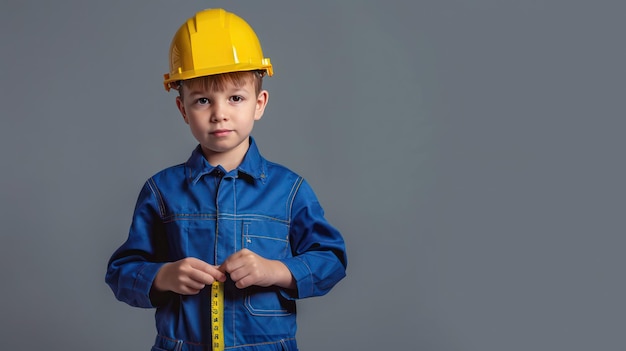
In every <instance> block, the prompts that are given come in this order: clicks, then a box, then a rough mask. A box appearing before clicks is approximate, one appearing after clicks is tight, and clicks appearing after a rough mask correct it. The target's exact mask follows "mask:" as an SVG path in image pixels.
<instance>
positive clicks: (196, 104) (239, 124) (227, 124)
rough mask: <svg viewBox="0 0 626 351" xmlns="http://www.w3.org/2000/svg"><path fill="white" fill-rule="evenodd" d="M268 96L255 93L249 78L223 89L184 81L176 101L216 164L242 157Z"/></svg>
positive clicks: (204, 149) (227, 85)
mask: <svg viewBox="0 0 626 351" xmlns="http://www.w3.org/2000/svg"><path fill="white" fill-rule="evenodd" d="M267 100H268V93H267V91H265V90H263V91H261V92H260V93H259V95H256V92H255V86H254V83H253V81H252V79H248V80H247V81H246V83H245V84H243V85H241V86H237V85H235V84H233V83H227V84H226V86H225V88H224V89H223V90H221V91H218V90H215V89H214V90H211V89H210V88H206V87H205V86H204V85H203V84H193V85H189V86H188V85H185V86H184V89H183V96H182V98H181V97H177V98H176V105H177V106H178V109H179V110H180V113H181V114H182V116H183V118H184V120H185V122H186V123H187V124H188V125H189V127H190V128H191V133H192V134H193V136H194V137H195V138H196V140H198V142H199V143H200V145H201V146H202V150H203V151H204V155H205V157H207V159H208V161H209V163H211V164H213V165H217V164H218V163H220V161H223V160H225V159H232V160H238V161H239V162H240V161H241V159H243V156H244V155H245V153H246V152H247V151H248V146H249V142H248V137H249V136H250V133H251V132H252V127H253V126H254V121H257V120H259V119H261V117H262V116H263V112H264V110H265V105H266V104H267ZM212 160H213V161H216V162H215V163H214V162H212Z"/></svg>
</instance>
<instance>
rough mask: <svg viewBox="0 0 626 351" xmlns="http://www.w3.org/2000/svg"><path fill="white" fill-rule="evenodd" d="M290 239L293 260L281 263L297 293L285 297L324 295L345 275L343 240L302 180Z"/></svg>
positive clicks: (292, 217)
mask: <svg viewBox="0 0 626 351" xmlns="http://www.w3.org/2000/svg"><path fill="white" fill-rule="evenodd" d="M289 237H290V241H291V250H292V254H293V257H290V258H287V259H283V260H281V262H283V263H284V264H285V265H286V266H287V268H289V270H290V271H291V274H292V275H293V277H294V279H295V281H296V286H297V288H296V290H297V291H283V293H282V294H283V296H284V297H286V298H288V299H296V298H306V297H312V296H322V295H325V294H326V293H328V292H329V291H330V290H331V289H332V288H333V287H334V286H335V284H337V283H338V282H339V281H340V280H341V279H343V278H344V277H345V276H346V267H347V263H348V262H347V256H346V248H345V242H344V240H343V237H342V236H341V233H340V232H339V231H338V230H337V229H336V228H334V227H333V226H332V225H331V224H330V223H328V221H327V220H326V219H325V218H324V210H323V209H322V207H321V205H320V203H319V201H318V200H317V197H316V196H315V193H314V192H313V190H312V189H311V187H310V185H309V184H308V183H307V182H306V181H304V180H302V183H301V185H300V187H299V189H298V192H297V193H296V195H295V197H294V200H293V204H292V210H291V227H290V233H289Z"/></svg>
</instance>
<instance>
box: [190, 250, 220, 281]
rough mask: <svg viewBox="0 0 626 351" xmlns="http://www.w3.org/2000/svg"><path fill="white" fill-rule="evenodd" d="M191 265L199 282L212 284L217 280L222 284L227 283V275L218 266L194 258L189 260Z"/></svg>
mask: <svg viewBox="0 0 626 351" xmlns="http://www.w3.org/2000/svg"><path fill="white" fill-rule="evenodd" d="M189 265H190V267H191V268H193V269H194V270H195V272H194V274H193V277H194V279H195V280H197V281H199V282H203V283H205V284H212V283H213V282H214V281H215V280H217V281H220V282H224V281H226V275H225V274H224V272H222V271H220V270H219V268H218V267H216V266H213V265H210V264H208V263H206V262H204V261H202V260H199V259H197V258H193V257H190V258H189Z"/></svg>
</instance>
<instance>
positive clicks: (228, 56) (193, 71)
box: [163, 9, 274, 91]
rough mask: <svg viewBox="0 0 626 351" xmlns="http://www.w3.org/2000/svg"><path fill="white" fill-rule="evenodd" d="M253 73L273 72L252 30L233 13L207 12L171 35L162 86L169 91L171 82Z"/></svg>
mask: <svg viewBox="0 0 626 351" xmlns="http://www.w3.org/2000/svg"><path fill="white" fill-rule="evenodd" d="M253 70H265V71H266V72H267V75H268V76H271V75H272V74H273V73H274V71H273V69H272V64H271V63H270V59H269V58H264V57H263V51H262V49H261V44H260V43H259V39H258V38H257V36H256V33H254V30H253V29H252V27H250V25H249V24H248V23H247V22H246V21H245V20H243V19H242V18H241V17H239V16H237V15H235V14H234V13H231V12H227V11H225V10H223V9H207V10H203V11H200V12H198V13H196V15H195V16H194V17H192V18H190V19H188V20H187V22H186V23H185V24H183V25H182V26H181V27H180V29H178V31H177V32H176V34H175V35H174V38H173V39H172V43H171V45H170V72H169V73H166V74H164V75H163V76H164V78H165V79H164V81H163V84H164V85H165V90H167V91H169V90H170V89H171V88H172V85H171V83H172V82H177V81H180V80H185V79H191V78H196V77H202V76H208V75H212V74H220V73H227V72H236V71H253ZM174 87H175V86H174Z"/></svg>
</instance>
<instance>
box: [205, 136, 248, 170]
mask: <svg viewBox="0 0 626 351" xmlns="http://www.w3.org/2000/svg"><path fill="white" fill-rule="evenodd" d="M249 147H250V141H249V140H248V139H246V140H245V141H244V142H242V143H241V144H239V145H238V146H237V147H236V148H234V149H232V150H229V151H226V152H217V151H212V150H208V149H206V148H205V147H202V152H203V153H204V158H206V160H207V162H209V164H210V165H211V166H214V167H215V166H218V165H220V166H222V168H224V170H226V172H230V171H232V170H233V169H235V168H237V167H239V165H240V164H241V162H242V161H243V158H244V157H245V156H246V153H247V152H248V148H249Z"/></svg>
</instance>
